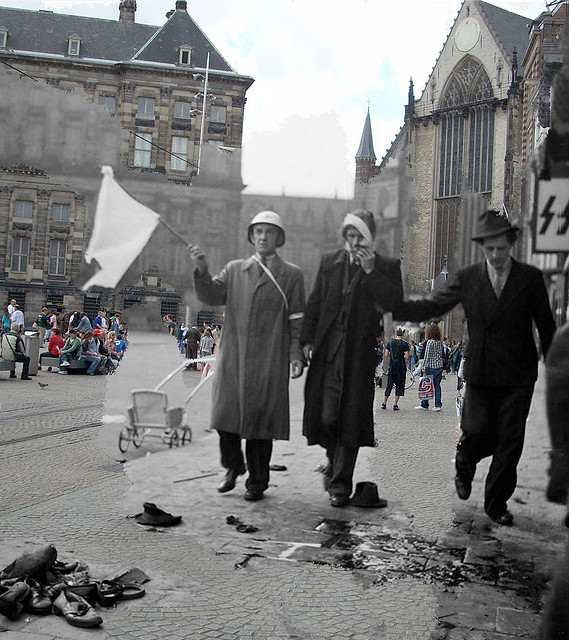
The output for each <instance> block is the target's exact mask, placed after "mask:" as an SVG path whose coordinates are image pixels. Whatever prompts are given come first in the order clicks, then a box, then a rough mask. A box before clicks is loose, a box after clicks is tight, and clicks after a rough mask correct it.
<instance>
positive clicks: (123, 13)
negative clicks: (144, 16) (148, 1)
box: [119, 0, 136, 22]
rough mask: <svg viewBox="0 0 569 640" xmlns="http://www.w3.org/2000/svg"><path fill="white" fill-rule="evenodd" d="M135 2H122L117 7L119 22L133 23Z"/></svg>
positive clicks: (126, 0)
mask: <svg viewBox="0 0 569 640" xmlns="http://www.w3.org/2000/svg"><path fill="white" fill-rule="evenodd" d="M135 12H136V0H122V1H121V3H120V5H119V21H120V22H123V21H128V22H134V14H135Z"/></svg>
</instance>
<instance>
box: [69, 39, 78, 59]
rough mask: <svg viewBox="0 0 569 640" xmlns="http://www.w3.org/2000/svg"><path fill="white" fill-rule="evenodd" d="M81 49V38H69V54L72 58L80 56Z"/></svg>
mask: <svg viewBox="0 0 569 640" xmlns="http://www.w3.org/2000/svg"><path fill="white" fill-rule="evenodd" d="M80 49H81V38H69V41H68V45H67V54H68V55H70V56H78V55H79V51H80Z"/></svg>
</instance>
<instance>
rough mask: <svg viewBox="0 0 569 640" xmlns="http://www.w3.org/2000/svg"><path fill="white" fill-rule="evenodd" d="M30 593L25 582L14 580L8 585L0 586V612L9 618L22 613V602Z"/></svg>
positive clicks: (14, 618)
mask: <svg viewBox="0 0 569 640" xmlns="http://www.w3.org/2000/svg"><path fill="white" fill-rule="evenodd" d="M29 595H30V588H29V587H28V585H27V584H26V583H25V582H16V583H15V584H13V585H11V586H8V587H0V613H1V614H2V615H3V616H6V617H7V618H9V619H10V620H16V618H17V617H18V616H19V615H20V613H22V609H23V608H24V605H23V604H22V602H23V601H24V600H26V598H28V596H29Z"/></svg>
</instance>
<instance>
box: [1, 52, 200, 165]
mask: <svg viewBox="0 0 569 640" xmlns="http://www.w3.org/2000/svg"><path fill="white" fill-rule="evenodd" d="M0 62H2V64H4V65H6V66H7V67H10V69H12V70H13V71H16V73H19V74H20V77H26V78H29V79H30V80H33V81H34V82H39V80H38V78H34V77H33V76H30V75H29V74H27V73H26V72H25V71H22V70H21V69H18V68H17V67H15V66H13V65H11V64H9V63H8V62H6V61H5V60H2V59H1V58H0ZM202 115H203V114H202ZM124 129H125V130H126V131H127V132H128V133H129V134H130V135H132V136H134V137H136V138H140V139H141V140H144V141H145V142H147V143H148V144H150V146H152V147H155V148H156V149H159V150H160V151H164V153H167V154H168V155H169V156H170V157H172V158H176V159H178V160H181V161H182V162H185V163H186V164H188V165H190V166H191V167H195V168H196V169H197V168H198V165H197V164H195V163H193V162H191V161H190V160H188V159H187V158H184V157H183V156H179V155H177V154H176V153H174V152H173V151H169V150H168V149H166V148H165V147H162V146H161V145H159V144H156V143H155V142H153V141H152V140H147V139H146V138H145V137H144V136H142V135H140V134H139V133H136V132H135V131H131V130H130V129H129V128H128V127H124Z"/></svg>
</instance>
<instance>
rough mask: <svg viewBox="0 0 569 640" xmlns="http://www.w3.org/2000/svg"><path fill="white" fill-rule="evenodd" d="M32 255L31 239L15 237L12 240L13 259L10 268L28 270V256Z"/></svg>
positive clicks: (18, 270) (19, 270)
mask: <svg viewBox="0 0 569 640" xmlns="http://www.w3.org/2000/svg"><path fill="white" fill-rule="evenodd" d="M29 255H30V239H29V238H14V241H13V242H12V260H11V263H10V268H11V269H12V271H17V272H20V273H22V272H26V271H27V270H28V258H29Z"/></svg>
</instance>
